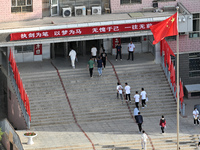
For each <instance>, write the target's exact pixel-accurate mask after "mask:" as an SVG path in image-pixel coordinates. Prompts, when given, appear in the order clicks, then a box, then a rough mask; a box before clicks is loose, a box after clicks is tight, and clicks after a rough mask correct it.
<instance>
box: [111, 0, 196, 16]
mask: <svg viewBox="0 0 200 150" xmlns="http://www.w3.org/2000/svg"><path fill="white" fill-rule="evenodd" d="M152 1H153V0H142V3H141V4H140V3H135V4H123V5H120V0H110V4H111V12H112V13H126V12H136V11H142V8H144V7H152ZM177 2H181V3H182V4H183V5H184V6H185V7H186V8H187V9H188V10H189V11H190V12H199V11H200V10H199V8H200V2H199V0H193V1H192V2H191V1H188V0H177V1H168V2H158V7H159V8H163V6H176V5H177Z"/></svg>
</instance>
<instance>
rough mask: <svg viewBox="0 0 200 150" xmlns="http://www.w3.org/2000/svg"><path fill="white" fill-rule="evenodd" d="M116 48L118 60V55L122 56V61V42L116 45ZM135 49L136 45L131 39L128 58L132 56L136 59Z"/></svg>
mask: <svg viewBox="0 0 200 150" xmlns="http://www.w3.org/2000/svg"><path fill="white" fill-rule="evenodd" d="M115 49H116V61H117V59H118V55H119V57H120V60H121V61H122V46H121V44H120V43H118V44H117V46H116V47H115ZM134 51H135V45H134V44H133V42H132V41H130V43H129V44H128V59H127V60H129V59H130V56H131V57H132V61H133V60H134Z"/></svg>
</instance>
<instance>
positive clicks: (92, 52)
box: [91, 45, 97, 62]
mask: <svg viewBox="0 0 200 150" xmlns="http://www.w3.org/2000/svg"><path fill="white" fill-rule="evenodd" d="M91 55H92V58H93V61H94V62H95V61H96V57H97V48H96V47H95V46H94V45H93V47H92V48H91Z"/></svg>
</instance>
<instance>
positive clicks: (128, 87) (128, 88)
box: [124, 82, 131, 103]
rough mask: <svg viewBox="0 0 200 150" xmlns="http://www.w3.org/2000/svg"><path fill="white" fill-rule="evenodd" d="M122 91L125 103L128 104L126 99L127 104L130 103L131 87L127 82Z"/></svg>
mask: <svg viewBox="0 0 200 150" xmlns="http://www.w3.org/2000/svg"><path fill="white" fill-rule="evenodd" d="M124 89H125V91H126V101H127V102H128V99H129V102H130V103H131V87H130V86H129V85H128V83H127V82H126V83H125V88H124Z"/></svg>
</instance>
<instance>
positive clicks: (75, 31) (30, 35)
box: [10, 22, 158, 41]
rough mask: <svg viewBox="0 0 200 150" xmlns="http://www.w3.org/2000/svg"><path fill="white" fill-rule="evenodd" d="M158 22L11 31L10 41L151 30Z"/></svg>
mask: <svg viewBox="0 0 200 150" xmlns="http://www.w3.org/2000/svg"><path fill="white" fill-rule="evenodd" d="M157 23H158V22H146V23H131V24H118V25H106V26H94V27H80V28H66V29H56V30H42V31H32V32H19V33H11V34H10V41H15V40H30V39H40V38H52V37H54V38H55V37H64V36H76V35H89V34H103V33H115V32H128V31H138V30H149V29H150V26H152V25H155V24H157Z"/></svg>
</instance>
